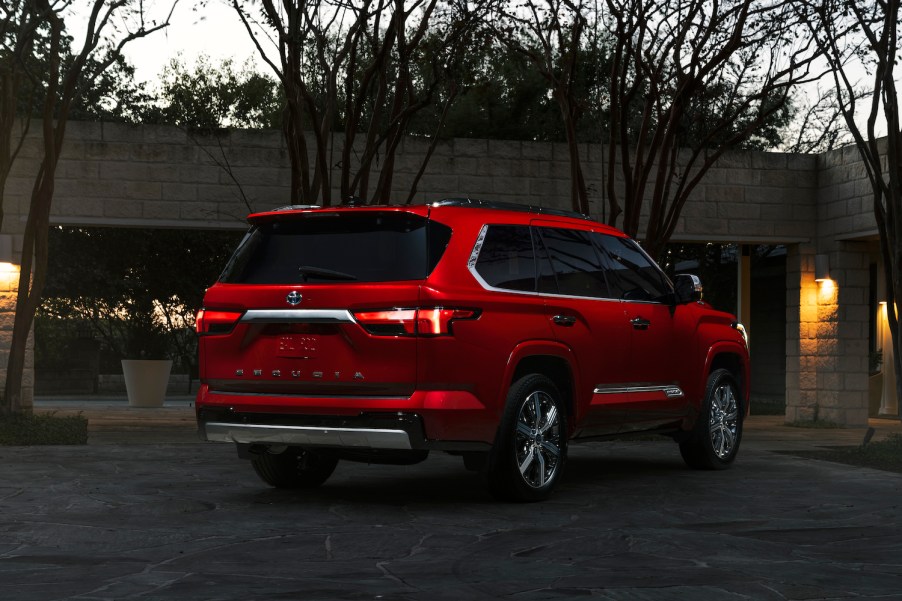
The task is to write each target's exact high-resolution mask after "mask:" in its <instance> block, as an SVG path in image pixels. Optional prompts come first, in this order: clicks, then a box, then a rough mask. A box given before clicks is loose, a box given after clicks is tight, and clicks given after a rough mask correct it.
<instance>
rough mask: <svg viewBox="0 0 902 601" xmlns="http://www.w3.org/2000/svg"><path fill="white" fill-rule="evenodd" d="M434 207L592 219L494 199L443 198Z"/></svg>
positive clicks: (571, 213)
mask: <svg viewBox="0 0 902 601" xmlns="http://www.w3.org/2000/svg"><path fill="white" fill-rule="evenodd" d="M431 205H432V206H433V207H472V208H479V209H496V210H502V211H520V212H523V213H538V214H540V215H556V216H558V217H573V218H575V219H590V217H589V216H588V215H583V214H582V213H578V212H576V211H567V210H564V209H552V208H549V207H538V206H535V205H521V204H517V203H515V202H499V201H494V200H480V199H478V198H443V199H442V200H437V201H435V202H433V203H431Z"/></svg>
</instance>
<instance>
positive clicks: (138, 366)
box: [122, 359, 172, 407]
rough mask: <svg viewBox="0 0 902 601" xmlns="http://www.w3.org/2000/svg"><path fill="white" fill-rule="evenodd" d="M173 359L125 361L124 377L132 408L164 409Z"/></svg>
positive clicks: (123, 363) (123, 365)
mask: <svg viewBox="0 0 902 601" xmlns="http://www.w3.org/2000/svg"><path fill="white" fill-rule="evenodd" d="M170 371H172V360H171V359H123V360H122V375H123V376H125V391H126V393H127V394H128V404H129V406H130V407H162V406H163V401H164V400H165V399H166V387H167V386H168V385H169V372H170Z"/></svg>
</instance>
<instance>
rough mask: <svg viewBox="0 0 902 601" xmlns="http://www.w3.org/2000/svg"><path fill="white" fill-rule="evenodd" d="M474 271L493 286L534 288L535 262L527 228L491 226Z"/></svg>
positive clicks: (508, 288) (514, 288) (512, 288)
mask: <svg viewBox="0 0 902 601" xmlns="http://www.w3.org/2000/svg"><path fill="white" fill-rule="evenodd" d="M476 272H477V273H479V275H480V276H482V279H484V280H485V281H486V283H487V284H488V285H489V286H492V287H494V288H504V289H507V290H522V291H527V292H532V291H534V290H535V289H536V288H535V286H536V265H535V258H534V256H533V251H532V241H531V240H530V237H529V228H528V227H526V226H519V225H490V226H489V227H488V231H487V232H486V235H485V239H484V240H483V242H482V248H481V249H480V250H479V257H478V258H477V260H476Z"/></svg>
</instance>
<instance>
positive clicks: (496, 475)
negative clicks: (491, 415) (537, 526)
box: [486, 374, 567, 502]
mask: <svg viewBox="0 0 902 601" xmlns="http://www.w3.org/2000/svg"><path fill="white" fill-rule="evenodd" d="M566 420H567V413H566V410H565V407H564V404H563V403H562V401H561V394H560V392H559V391H558V389H557V387H556V386H555V385H554V383H553V382H552V381H551V380H549V379H548V378H546V377H545V376H542V375H539V374H532V375H528V376H525V377H523V378H520V379H519V380H517V381H516V382H515V383H514V385H513V386H511V388H510V391H509V392H508V395H507V405H506V406H505V410H504V416H503V417H502V419H501V425H500V427H499V429H498V435H497V436H496V439H495V445H494V447H493V448H492V452H491V455H490V457H489V464H488V466H487V467H488V469H487V472H486V477H487V479H488V486H489V490H490V491H491V493H492V494H493V495H494V496H495V497H497V498H499V499H503V500H507V501H519V502H531V501H542V500H544V499H547V498H548V497H549V496H550V495H551V493H552V491H553V490H554V487H555V486H556V485H557V483H558V480H560V477H561V472H562V471H563V469H564V462H565V461H566V458H567V421H566Z"/></svg>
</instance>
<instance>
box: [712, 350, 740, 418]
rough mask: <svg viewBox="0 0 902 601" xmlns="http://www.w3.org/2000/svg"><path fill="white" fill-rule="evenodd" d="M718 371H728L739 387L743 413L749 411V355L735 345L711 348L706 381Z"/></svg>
mask: <svg viewBox="0 0 902 601" xmlns="http://www.w3.org/2000/svg"><path fill="white" fill-rule="evenodd" d="M718 369H725V370H727V371H728V372H729V373H730V375H732V376H733V380H734V381H735V382H736V386H738V387H739V400H740V402H741V403H742V408H743V413H745V414H746V415H747V414H748V411H749V402H748V401H749V386H750V382H749V361H748V355H747V354H746V353H744V352H742V350H741V349H739V348H735V345H732V344H727V345H717V346H714V347H712V348H711V350H710V351H709V353H708V359H707V361H706V367H705V380H706V381H707V378H708V377H709V376H710V375H711V374H712V373H714V372H715V371H717V370H718Z"/></svg>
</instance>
